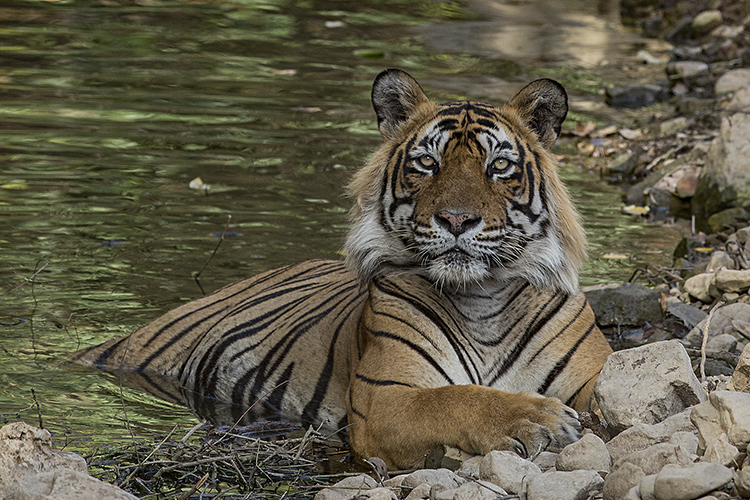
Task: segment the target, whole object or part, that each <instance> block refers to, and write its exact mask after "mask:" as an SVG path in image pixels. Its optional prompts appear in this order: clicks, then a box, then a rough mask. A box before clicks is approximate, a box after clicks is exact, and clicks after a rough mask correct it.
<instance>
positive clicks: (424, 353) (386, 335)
mask: <svg viewBox="0 0 750 500" xmlns="http://www.w3.org/2000/svg"><path fill="white" fill-rule="evenodd" d="M367 333H369V334H370V335H372V336H373V337H383V338H387V339H392V340H395V341H396V342H401V343H402V344H404V345H406V346H407V347H409V348H410V349H412V350H413V351H415V352H416V353H417V354H419V355H420V356H422V357H423V358H424V359H425V360H426V361H427V362H428V363H430V365H431V366H432V367H433V368H434V369H435V370H436V371H437V372H438V373H440V375H442V376H443V378H444V379H445V380H446V382H448V384H449V385H455V382H454V381H453V379H452V378H450V376H448V374H447V373H445V370H443V368H442V367H441V366H440V365H439V364H438V362H437V361H435V359H433V358H432V356H430V355H429V354H428V353H427V351H425V350H424V349H423V348H422V347H420V346H418V345H417V344H415V343H414V342H411V341H410V340H406V339H405V338H403V337H399V336H398V335H395V334H393V333H390V332H383V331H373V330H370V329H369V328H368V329H367Z"/></svg>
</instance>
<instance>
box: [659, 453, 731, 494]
mask: <svg viewBox="0 0 750 500" xmlns="http://www.w3.org/2000/svg"><path fill="white" fill-rule="evenodd" d="M732 478H733V475H732V470H731V469H728V468H726V467H724V466H722V465H719V464H712V463H709V462H698V463H696V464H693V465H692V466H690V467H677V466H669V465H668V466H666V467H664V468H663V469H662V470H661V471H660V472H659V474H657V476H656V481H655V482H654V493H655V494H656V497H657V498H658V499H659V500H693V499H694V498H699V497H700V496H701V495H704V494H706V493H708V492H709V491H713V490H715V489H716V488H720V487H721V486H724V485H725V484H727V483H728V482H729V481H731V480H732Z"/></svg>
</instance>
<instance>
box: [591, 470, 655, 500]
mask: <svg viewBox="0 0 750 500" xmlns="http://www.w3.org/2000/svg"><path fill="white" fill-rule="evenodd" d="M645 475H646V474H645V473H644V472H643V470H641V468H640V467H638V466H637V465H633V464H631V463H629V462H625V463H623V465H622V466H621V467H620V468H618V469H617V470H614V471H612V472H610V473H609V474H607V478H606V479H605V480H604V487H603V488H602V498H603V500H621V499H622V497H624V496H625V494H626V493H627V492H628V490H630V488H632V487H633V486H636V485H638V484H640V482H641V479H643V477H644V476H645Z"/></svg>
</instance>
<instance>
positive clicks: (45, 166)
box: [0, 0, 680, 450]
mask: <svg viewBox="0 0 750 500" xmlns="http://www.w3.org/2000/svg"><path fill="white" fill-rule="evenodd" d="M590 3H591V2H583V1H579V2H576V1H565V2H552V1H546V2H545V1H537V2H500V1H495V2H492V1H489V0H488V1H484V2H480V1H476V2H475V1H472V2H454V1H448V2H437V1H431V0H427V1H413V0H384V1H375V0H360V1H358V2H345V1H342V0H195V1H190V2H186V1H185V2H181V1H177V0H61V1H36V0H28V1H26V0H6V1H4V2H3V3H2V6H0V60H1V61H2V64H1V65H0V158H1V160H0V161H1V163H0V262H2V265H0V294H2V295H0V424H3V423H8V422H13V421H18V420H23V421H26V422H28V423H31V424H38V423H39V419H42V421H43V424H44V426H45V427H46V428H48V429H49V430H50V431H51V432H52V433H53V440H54V441H55V444H56V445H58V446H60V447H63V446H64V447H66V448H67V449H74V450H92V449H93V448H95V447H96V446H100V445H102V444H104V443H108V442H112V441H115V440H118V439H125V438H127V436H129V432H128V429H127V427H126V425H125V422H126V420H128V421H130V422H131V423H133V424H134V425H136V426H138V427H139V428H140V429H141V430H142V431H145V432H155V433H160V432H161V433H163V432H166V431H167V430H169V429H171V428H172V427H173V426H174V425H176V424H179V425H181V426H183V427H185V428H189V427H191V426H193V425H194V424H195V423H196V422H197V421H198V420H197V418H196V417H195V416H194V415H193V414H192V413H191V412H190V411H189V410H187V409H185V408H182V407H180V406H176V405H172V404H168V403H165V402H163V401H160V400H157V399H155V398H152V397H150V396H146V395H144V394H141V393H139V392H137V391H134V390H129V389H127V388H121V387H119V386H118V385H116V384H113V383H111V382H110V380H109V379H108V378H107V377H104V376H102V375H101V374H99V373H96V372H92V371H89V370H85V369H83V368H80V367H77V366H71V365H70V364H69V363H67V362H66V356H67V355H68V354H70V353H72V352H73V351H75V350H77V349H78V348H81V347H86V346H90V345H94V344H98V343H100V342H102V341H104V340H107V339H109V338H113V337H115V336H119V335H122V334H125V333H128V332H130V331H132V330H133V329H134V328H136V327H138V326H140V325H142V324H144V323H146V322H147V321H148V320H150V319H152V318H154V317H156V316H158V315H159V314H161V313H163V312H165V311H167V310H168V309H171V308H173V307H174V306H176V305H178V304H180V303H182V302H184V301H188V300H191V299H193V298H196V297H199V296H201V295H202V294H203V293H204V291H205V292H210V291H213V290H215V289H217V288H219V287H221V286H223V285H225V284H228V283H230V282H233V281H237V280H239V279H241V278H244V277H247V276H250V275H254V274H257V273H260V272H262V271H266V270H269V269H272V268H275V267H278V266H281V265H285V264H289V263H293V262H298V261H302V260H307V259H310V258H337V257H340V254H339V250H340V248H341V245H342V241H343V238H344V235H345V232H346V227H347V216H346V214H347V210H348V207H349V206H350V202H349V200H348V199H346V197H345V196H344V186H345V185H346V183H347V181H348V179H349V178H350V176H351V175H352V173H353V172H354V171H355V170H356V169H357V168H358V167H359V166H360V165H361V164H362V163H363V160H364V158H366V156H367V154H368V153H369V152H371V151H372V150H373V149H374V148H375V147H376V146H377V145H378V142H379V140H380V136H379V134H378V131H377V127H376V123H375V119H374V114H373V112H372V108H371V106H370V103H369V94H370V85H371V82H372V80H373V78H374V76H375V75H376V74H377V73H379V72H380V71H381V70H382V69H384V68H386V67H400V68H403V69H405V70H407V71H409V72H410V73H412V74H413V75H414V76H415V77H417V78H418V79H419V80H420V81H421V82H422V83H423V85H424V87H425V89H426V90H427V93H428V94H429V95H430V96H432V97H433V98H435V99H437V100H440V101H446V100H451V99H459V98H467V97H471V98H480V99H489V100H494V101H497V102H502V101H504V100H507V99H509V98H510V97H512V95H513V94H514V93H515V92H516V91H517V90H518V89H520V88H521V87H522V86H523V85H524V84H525V83H526V82H528V81H529V80H531V79H533V78H538V77H539V76H551V77H553V78H557V79H559V80H560V81H562V82H563V83H564V84H565V85H566V86H567V87H568V89H569V90H570V93H571V102H572V112H571V115H570V116H571V120H569V122H568V125H566V126H568V127H573V126H575V122H574V120H575V119H582V120H589V119H591V120H595V121H597V123H606V122H610V121H612V120H616V119H620V118H623V115H617V114H615V113H614V112H612V111H611V110H607V109H606V108H605V106H604V105H603V104H602V97H601V95H600V91H601V88H602V85H603V84H604V82H605V81H606V79H607V78H610V79H612V80H615V79H617V78H623V76H622V72H621V69H622V67H621V65H619V63H618V61H620V60H621V59H623V58H626V57H631V58H632V55H633V54H634V53H635V52H636V51H637V50H638V49H640V48H644V47H648V46H649V44H651V43H655V42H649V41H646V40H643V39H640V38H639V37H638V36H637V35H635V34H632V33H629V32H627V31H626V30H624V29H622V28H621V27H618V25H617V21H616V15H614V17H613V13H612V9H611V6H609V5H608V3H612V2H600V3H601V5H599V6H596V5H595V6H590V5H589V4H590ZM614 3H615V4H617V2H614ZM607 68H612V69H607ZM625 118H627V117H625ZM561 169H562V173H563V177H564V178H565V179H566V181H567V182H568V184H569V186H570V187H571V190H572V192H573V195H574V197H575V198H576V202H577V205H578V207H579V210H580V212H581V214H582V215H583V218H584V222H585V226H586V228H587V232H588V235H589V244H590V245H589V248H590V254H591V258H590V260H589V261H588V263H587V267H586V269H585V271H584V274H583V276H582V277H581V282H582V284H584V285H586V284H594V283H600V282H612V281H623V280H626V279H628V277H629V276H630V274H631V273H632V272H633V270H634V269H635V267H637V266H638V265H642V264H643V263H655V264H670V263H671V262H670V254H671V251H672V249H673V248H674V246H675V243H676V241H677V239H678V238H679V237H680V233H679V231H677V230H676V229H672V228H669V227H663V226H650V225H646V224H644V223H642V222H640V221H638V220H635V219H632V218H630V217H627V216H624V215H621V214H620V209H621V196H620V194H621V193H620V191H619V190H618V189H616V188H613V187H611V186H607V185H605V184H603V183H602V182H600V180H599V178H598V176H597V175H595V174H592V173H591V172H588V171H587V170H585V169H582V168H580V167H579V166H578V165H576V164H573V163H570V162H566V163H565V164H564V165H563V166H562V167H561ZM196 178H200V179H201V181H198V180H197V179H196ZM191 183H192V186H193V187H191ZM206 185H208V186H210V188H209V189H205V188H206ZM230 215H231V222H230V223H228V222H229V221H230V218H229V216H230ZM225 231H226V234H225V238H224V240H223V241H222V243H221V244H220V245H219V241H220V237H221V235H222V234H223V233H224V232H225ZM217 248H218V249H217ZM214 252H215V255H213V254H214ZM612 252H616V253H618V254H622V255H625V256H628V257H629V258H628V259H624V260H623V259H607V258H603V257H604V256H605V255H607V254H609V253H612ZM212 255H213V258H211V257H212ZM199 271H201V273H200V281H199V283H198V282H197V281H196V280H195V279H194V275H195V274H196V273H198V272H199Z"/></svg>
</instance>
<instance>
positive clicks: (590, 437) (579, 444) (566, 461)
mask: <svg viewBox="0 0 750 500" xmlns="http://www.w3.org/2000/svg"><path fill="white" fill-rule="evenodd" d="M555 469H556V470H558V471H574V470H592V471H603V472H609V471H610V470H611V469H612V460H611V459H610V457H609V451H608V450H607V445H606V444H604V441H602V439H601V438H600V437H599V436H597V435H596V434H585V435H584V436H583V437H582V438H581V439H580V440H578V441H576V442H575V443H571V444H569V445H568V446H566V447H565V448H563V450H562V451H561V452H560V454H559V455H558V456H557V462H556V463H555Z"/></svg>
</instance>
